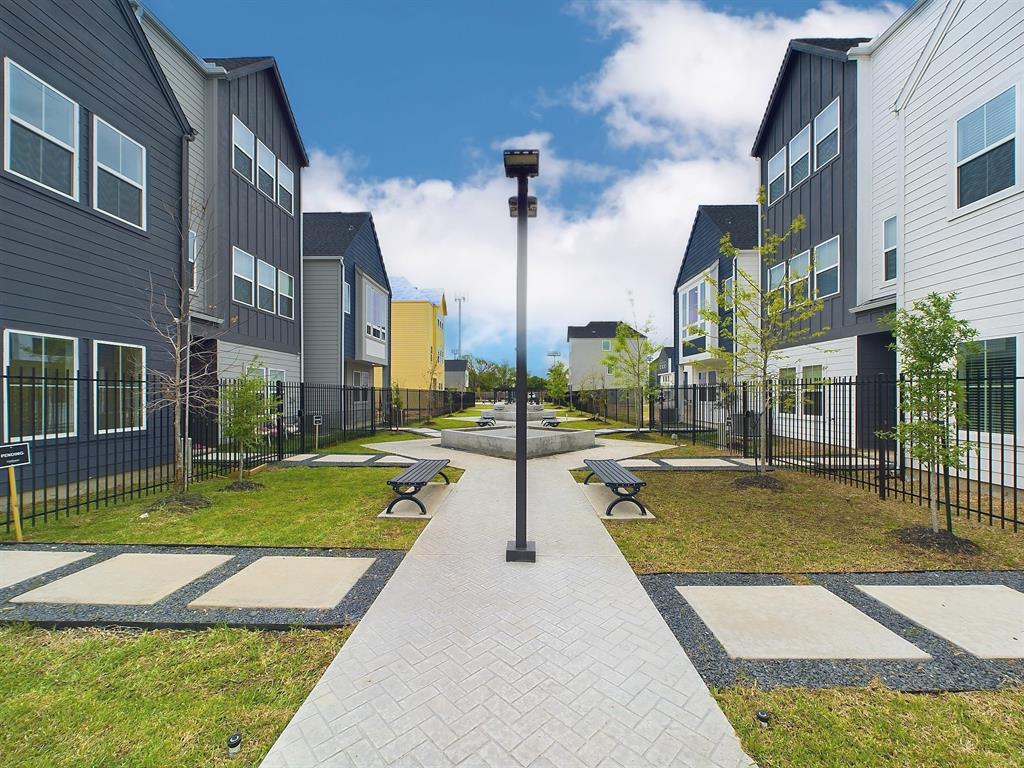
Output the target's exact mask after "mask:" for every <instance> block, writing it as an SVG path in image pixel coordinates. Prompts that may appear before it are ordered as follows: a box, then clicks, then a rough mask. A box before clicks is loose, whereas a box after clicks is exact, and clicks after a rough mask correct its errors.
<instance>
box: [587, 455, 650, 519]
mask: <svg viewBox="0 0 1024 768" xmlns="http://www.w3.org/2000/svg"><path fill="white" fill-rule="evenodd" d="M583 463H584V464H585V465H586V466H587V469H589V470H590V474H589V475H587V476H586V478H585V479H584V480H583V484H584V485H586V484H587V483H589V482H590V478H592V477H594V475H597V477H598V478H599V479H600V480H601V482H602V483H604V484H605V485H606V486H608V488H610V489H611V492H612V493H614V494H615V495H616V496H618V498H617V499H615V500H614V501H612V503H611V504H609V505H608V509H606V510H605V511H604V513H605V514H606V515H608V516H609V517H610V516H611V514H612V508H613V507H614V506H615V505H616V504H621V503H622V502H624V501H632V502H633V503H634V504H636V505H637V506H638V507H640V514H641V515H646V514H647V510H646V509H645V508H644V505H643V504H641V503H640V501H639V500H638V499H637V498H636V495H637V494H638V493H640V489H641V488H643V487H644V486H645V485H647V483H645V482H644V481H643V480H641V479H640V478H639V477H637V476H636V475H634V474H633V473H632V472H630V471H629V470H628V469H625V468H624V467H623V466H622V465H621V464H619V462H617V461H615V460H614V459H584V461H583Z"/></svg>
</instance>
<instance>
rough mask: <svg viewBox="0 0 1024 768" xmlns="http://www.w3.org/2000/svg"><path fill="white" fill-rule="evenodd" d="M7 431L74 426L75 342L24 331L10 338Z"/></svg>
mask: <svg viewBox="0 0 1024 768" xmlns="http://www.w3.org/2000/svg"><path fill="white" fill-rule="evenodd" d="M9 344H10V347H9V355H10V361H9V368H10V374H11V379H9V381H8V387H7V396H8V400H7V402H8V414H7V415H8V425H9V426H8V431H9V433H10V437H11V438H21V437H34V436H37V435H43V434H48V435H54V434H67V433H68V432H73V431H74V429H75V422H76V419H75V415H76V414H75V381H74V378H73V377H74V375H75V342H74V340H72V339H54V338H50V337H47V336H35V335H32V334H26V333H12V334H10V341H9Z"/></svg>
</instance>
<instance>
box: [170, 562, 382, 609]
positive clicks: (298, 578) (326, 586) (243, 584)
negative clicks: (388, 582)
mask: <svg viewBox="0 0 1024 768" xmlns="http://www.w3.org/2000/svg"><path fill="white" fill-rule="evenodd" d="M373 562H374V558H372V557H288V556H276V555H271V556H267V557H261V558H260V559H259V560H257V561H256V562H254V563H252V564H251V565H247V566H246V567H245V568H243V569H242V570H240V571H239V572H238V573H236V574H235V575H234V576H231V577H229V578H227V579H225V580H224V581H222V582H221V583H220V584H218V585H217V586H216V587H214V588H213V589H211V590H210V591H209V592H207V593H205V594H203V595H201V596H200V597H197V598H196V599H195V600H193V601H192V602H191V603H189V604H188V607H189V608H298V609H304V610H317V609H319V610H327V609H329V608H333V607H334V606H336V605H337V604H338V603H340V602H341V600H342V599H343V598H344V597H345V595H347V594H348V592H349V590H350V589H352V587H353V586H354V585H355V583H356V582H357V581H359V579H360V578H362V576H363V574H364V573H366V571H367V569H368V568H369V567H370V566H371V565H373Z"/></svg>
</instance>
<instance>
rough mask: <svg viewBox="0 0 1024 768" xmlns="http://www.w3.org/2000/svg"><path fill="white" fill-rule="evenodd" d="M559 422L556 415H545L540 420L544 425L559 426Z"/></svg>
mask: <svg viewBox="0 0 1024 768" xmlns="http://www.w3.org/2000/svg"><path fill="white" fill-rule="evenodd" d="M558 424H559V421H558V419H556V418H555V417H554V416H545V417H544V418H543V419H541V422H540V425H541V426H542V427H557V426H558Z"/></svg>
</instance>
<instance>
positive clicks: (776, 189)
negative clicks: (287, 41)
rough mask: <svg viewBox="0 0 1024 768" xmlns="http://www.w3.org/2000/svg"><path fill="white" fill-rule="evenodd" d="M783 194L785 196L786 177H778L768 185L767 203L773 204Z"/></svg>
mask: <svg viewBox="0 0 1024 768" xmlns="http://www.w3.org/2000/svg"><path fill="white" fill-rule="evenodd" d="M784 194H786V177H785V176H779V178H777V179H776V180H775V181H773V182H772V183H771V184H769V185H768V202H769V203H774V202H775V201H776V200H778V199H779V198H780V197H782V196H783V195H784Z"/></svg>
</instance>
